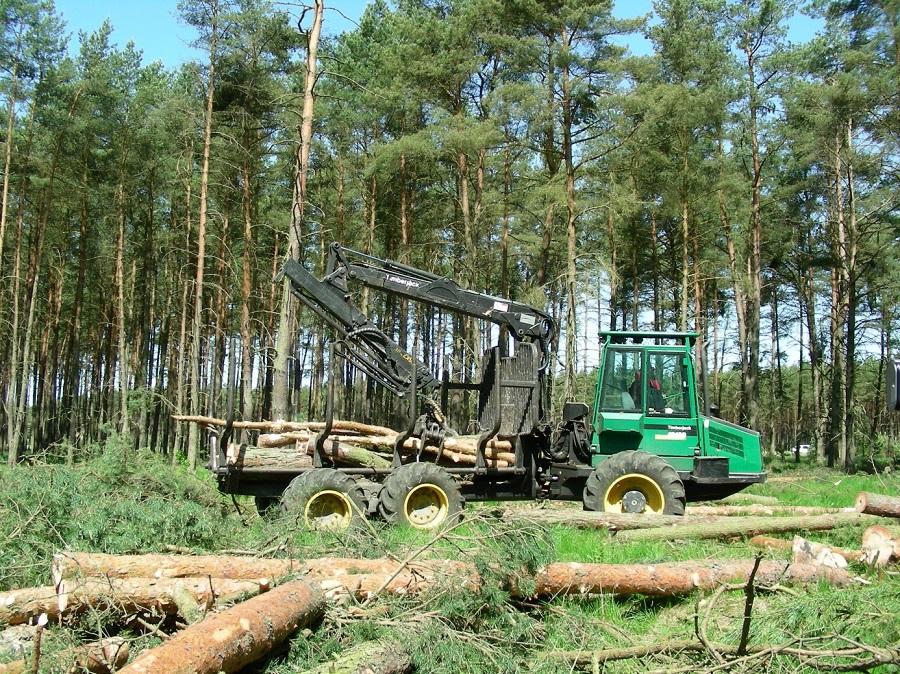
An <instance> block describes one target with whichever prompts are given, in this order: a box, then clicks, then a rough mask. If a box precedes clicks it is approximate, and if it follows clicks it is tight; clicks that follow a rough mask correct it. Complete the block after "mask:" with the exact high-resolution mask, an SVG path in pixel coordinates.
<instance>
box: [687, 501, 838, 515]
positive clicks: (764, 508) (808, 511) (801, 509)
mask: <svg viewBox="0 0 900 674" xmlns="http://www.w3.org/2000/svg"><path fill="white" fill-rule="evenodd" d="M852 512H856V508H820V507H816V506H787V505H761V504H756V503H754V504H750V505H715V506H693V505H692V506H688V507H687V508H685V511H684V513H685V515H721V516H735V515H742V516H748V515H827V514H829V513H852Z"/></svg>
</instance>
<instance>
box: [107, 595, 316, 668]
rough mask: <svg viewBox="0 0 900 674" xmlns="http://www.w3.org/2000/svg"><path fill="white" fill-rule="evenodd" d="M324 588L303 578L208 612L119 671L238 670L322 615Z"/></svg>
mask: <svg viewBox="0 0 900 674" xmlns="http://www.w3.org/2000/svg"><path fill="white" fill-rule="evenodd" d="M323 608H324V599H323V597H322V593H321V592H320V591H319V590H318V589H315V588H312V587H311V586H310V585H308V584H307V583H306V582H304V581H302V580H295V581H291V582H289V583H285V584H284V585H281V586H280V587H277V588H275V589H274V590H272V591H270V592H267V593H266V594H264V595H261V596H259V597H254V598H253V599H249V600H248V601H245V602H242V603H240V604H237V605H236V606H232V607H231V608H229V609H228V610H226V611H222V612H221V613H217V614H214V615H211V616H209V617H207V618H206V619H205V620H202V621H201V622H199V623H197V624H195V625H191V626H190V627H188V628H186V629H184V630H182V631H181V632H179V633H178V634H176V635H174V636H173V637H172V638H171V639H168V640H166V641H165V642H164V643H162V644H161V645H159V646H157V647H156V648H151V649H149V650H147V651H144V652H143V653H141V654H140V655H139V656H138V657H137V658H136V659H135V660H134V661H133V662H132V663H131V664H129V665H128V666H127V667H124V668H123V669H120V670H119V672H120V674H217V673H218V672H226V673H231V672H237V671H239V670H240V669H242V668H243V667H246V666H247V665H248V664H250V663H251V662H255V661H256V660H259V659H260V658H262V657H263V656H265V655H267V654H268V653H270V652H271V651H272V649H273V648H275V647H276V646H277V645H278V644H280V643H281V642H283V641H284V640H285V639H287V638H288V637H289V636H290V635H291V634H293V633H294V632H295V631H296V630H297V629H298V628H300V627H306V626H309V625H312V624H314V623H315V622H316V621H318V620H319V619H320V618H321V616H322V611H323Z"/></svg>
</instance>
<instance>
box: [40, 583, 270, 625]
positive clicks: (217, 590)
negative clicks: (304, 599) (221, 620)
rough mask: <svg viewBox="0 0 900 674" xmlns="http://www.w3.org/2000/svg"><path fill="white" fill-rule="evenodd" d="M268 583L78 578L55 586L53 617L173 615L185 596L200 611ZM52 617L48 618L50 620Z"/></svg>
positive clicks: (265, 586) (265, 587) (243, 595)
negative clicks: (105, 613)
mask: <svg viewBox="0 0 900 674" xmlns="http://www.w3.org/2000/svg"><path fill="white" fill-rule="evenodd" d="M268 585H269V581H268V580H260V581H250V580H231V579H228V578H82V579H63V580H61V581H60V582H59V585H58V586H57V607H56V614H57V615H66V616H70V615H78V614H80V613H84V612H85V611H88V610H90V609H101V610H118V611H121V612H123V613H134V612H137V611H154V612H156V613H159V614H162V615H177V614H178V613H179V605H178V604H179V601H181V602H182V603H183V602H184V599H183V598H184V597H185V596H186V595H185V593H189V595H190V596H191V597H192V598H193V600H194V601H195V602H196V603H197V605H198V606H200V607H202V609H204V610H205V609H209V608H212V607H213V606H215V605H217V604H222V603H226V602H229V601H234V600H236V599H240V598H242V597H245V596H248V595H253V594H258V593H260V592H264V591H265V590H267V589H268ZM51 617H52V616H51Z"/></svg>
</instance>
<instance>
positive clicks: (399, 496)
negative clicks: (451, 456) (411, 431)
mask: <svg viewBox="0 0 900 674" xmlns="http://www.w3.org/2000/svg"><path fill="white" fill-rule="evenodd" d="M462 505H463V501H462V495H461V494H460V493H459V487H458V486H457V484H456V482H455V481H454V479H453V478H452V477H451V476H450V474H449V473H448V472H447V471H446V470H444V469H443V468H441V467H440V466H436V465H435V464H433V463H424V462H423V463H408V464H406V465H404V466H400V467H399V468H397V470H395V471H393V472H392V473H391V474H390V475H388V476H387V478H385V480H384V484H383V485H382V487H381V492H380V493H379V495H378V512H379V514H380V515H381V516H382V517H383V518H384V519H385V520H386V521H388V522H399V523H401V524H406V525H409V526H411V527H414V528H416V529H437V528H439V527H441V526H443V525H444V524H445V523H447V522H448V521H449V520H450V519H451V518H455V517H458V516H459V514H460V512H462Z"/></svg>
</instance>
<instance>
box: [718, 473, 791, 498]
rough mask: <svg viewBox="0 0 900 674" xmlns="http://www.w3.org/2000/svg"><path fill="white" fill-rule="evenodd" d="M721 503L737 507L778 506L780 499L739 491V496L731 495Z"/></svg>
mask: <svg viewBox="0 0 900 674" xmlns="http://www.w3.org/2000/svg"><path fill="white" fill-rule="evenodd" d="M770 479H771V478H770ZM721 501H722V503H734V504H735V505H746V504H748V503H758V504H759V505H777V504H778V499H777V498H776V497H774V496H760V495H759V494H748V493H746V492H743V491H739V492H738V493H737V494H729V495H728V496H726V497H725V498H723V499H721Z"/></svg>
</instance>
